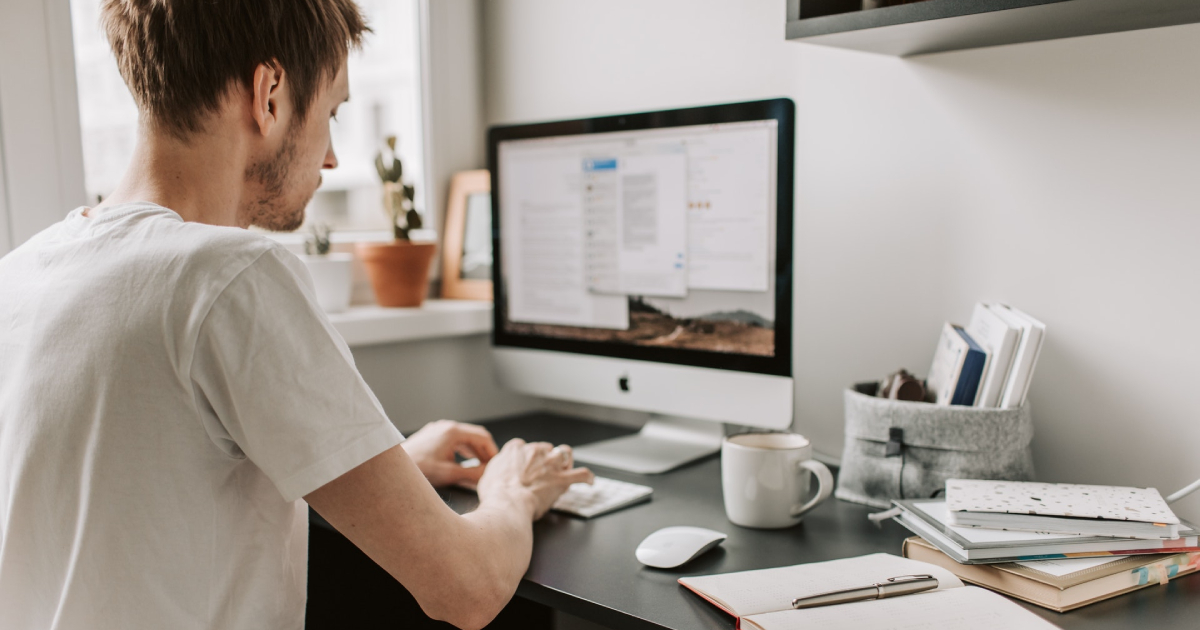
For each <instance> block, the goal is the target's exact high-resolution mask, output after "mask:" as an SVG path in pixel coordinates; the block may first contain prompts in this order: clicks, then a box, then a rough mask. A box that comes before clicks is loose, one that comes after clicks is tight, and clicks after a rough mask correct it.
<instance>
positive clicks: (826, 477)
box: [792, 459, 833, 516]
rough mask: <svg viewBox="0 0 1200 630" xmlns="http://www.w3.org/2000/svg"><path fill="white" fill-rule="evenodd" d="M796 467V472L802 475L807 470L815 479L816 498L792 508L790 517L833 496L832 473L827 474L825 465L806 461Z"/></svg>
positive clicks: (827, 470) (813, 460) (809, 460)
mask: <svg viewBox="0 0 1200 630" xmlns="http://www.w3.org/2000/svg"><path fill="white" fill-rule="evenodd" d="M796 467H797V468H798V469H799V470H797V471H796V472H799V473H802V474H803V473H804V471H806V470H807V471H808V472H811V473H812V474H813V475H815V476H816V477H817V496H815V497H813V498H811V499H809V500H808V502H807V503H805V504H804V505H798V506H796V507H794V508H792V516H800V515H801V514H804V513H805V512H807V511H809V510H811V509H813V508H815V507H817V504H819V503H820V502H822V501H824V500H825V499H828V498H829V496H830V495H831V494H833V473H831V472H829V468H827V467H826V466H825V464H822V463H821V462H819V461H817V460H815V459H806V460H804V461H802V462H799V463H798V464H797V465H796Z"/></svg>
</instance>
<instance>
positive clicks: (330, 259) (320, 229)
mask: <svg viewBox="0 0 1200 630" xmlns="http://www.w3.org/2000/svg"><path fill="white" fill-rule="evenodd" d="M329 235H330V229H329V226H327V225H324V224H321V223H316V224H313V226H312V233H311V234H309V235H308V236H307V237H305V239H304V255H303V256H300V260H302V261H304V266H306V267H308V274H309V275H310V276H312V281H313V289H314V290H315V291H316V294H317V304H319V305H320V306H321V309H322V310H324V311H325V312H326V313H340V312H342V311H344V310H346V309H347V308H349V306H350V289H351V288H352V286H353V285H352V279H353V272H354V256H351V255H350V254H334V253H330V251H329V250H330V248H331V243H330V239H329Z"/></svg>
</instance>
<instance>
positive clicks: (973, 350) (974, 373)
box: [950, 326, 988, 406]
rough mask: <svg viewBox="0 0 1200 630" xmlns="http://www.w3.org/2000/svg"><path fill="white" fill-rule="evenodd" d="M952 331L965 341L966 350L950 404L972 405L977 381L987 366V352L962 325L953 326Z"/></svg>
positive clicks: (977, 390) (977, 389)
mask: <svg viewBox="0 0 1200 630" xmlns="http://www.w3.org/2000/svg"><path fill="white" fill-rule="evenodd" d="M954 332H956V333H958V335H959V336H960V337H962V339H963V341H965V342H967V351H966V353H965V356H964V357H963V359H962V370H961V371H960V372H959V373H958V383H957V384H956V385H955V386H954V396H952V397H951V398H950V404H951V405H967V406H973V405H974V404H975V397H976V395H977V394H978V393H979V383H980V382H981V381H982V380H983V372H984V370H985V369H986V368H987V358H988V356H987V352H986V351H984V349H983V348H982V347H981V346H980V345H979V344H978V343H975V340H974V339H972V338H971V335H969V334H967V331H965V330H963V329H962V326H955V327H954Z"/></svg>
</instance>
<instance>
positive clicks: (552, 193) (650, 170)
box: [498, 120, 778, 357]
mask: <svg viewBox="0 0 1200 630" xmlns="http://www.w3.org/2000/svg"><path fill="white" fill-rule="evenodd" d="M777 124H778V123H777V122H776V121H775V120H762V121H751V122H739V123H726V124H718V125H703V126H694V127H671V128H664V129H649V130H641V131H624V132H614V133H603V134H589V135H575V136H560V137H551V138H536V139H525V140H506V141H503V142H501V143H500V144H499V147H498V160H499V166H500V168H499V177H500V180H501V181H500V186H499V199H498V201H499V213H500V238H501V242H502V243H503V250H504V255H503V258H502V269H501V271H502V273H503V275H504V278H503V279H504V283H505V286H506V287H507V288H506V295H507V303H506V304H507V311H506V312H505V313H504V318H503V320H502V325H503V326H504V329H505V331H506V332H508V333H512V334H519V335H532V336H539V337H549V338H560V339H575V340H582V341H597V342H613V343H625V344H634V345H640V346H654V347H665V348H684V349H691V350H701V351H708V352H720V353H734V354H744V355H754V356H767V357H770V356H774V352H775V330H774V329H775V321H774V320H775V272H776V271H775V245H776V238H775V236H776V235H775V213H776V191H775V186H776V182H775V177H776V142H777V133H778V127H777Z"/></svg>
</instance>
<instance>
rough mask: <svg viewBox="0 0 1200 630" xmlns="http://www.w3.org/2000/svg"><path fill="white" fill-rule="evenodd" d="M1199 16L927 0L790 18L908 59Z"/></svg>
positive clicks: (1185, 11)
mask: <svg viewBox="0 0 1200 630" xmlns="http://www.w3.org/2000/svg"><path fill="white" fill-rule="evenodd" d="M803 2H804V0H801V7H803ZM802 14H803V13H802ZM1196 22H1200V0H926V1H925V2H918V3H914V4H903V5H898V6H893V7H886V8H882V9H870V10H867V11H854V12H850V13H839V14H835V15H826V16H821V17H811V18H807V19H800V20H792V21H789V22H788V24H787V37H788V39H791V40H796V41H802V42H807V43H812V44H821V45H825V46H835V47H838V48H851V49H854V50H863V51H868V52H875V53H882V54H885V55H897V56H901V57H908V56H911V55H923V54H928V53H935V52H945V51H950V50H964V49H968V48H982V47H985V46H1000V45H1004V44H1016V43H1021V42H1035V41H1043V40H1049V39H1062V38H1066V37H1079V36H1082V35H1098V34H1101V33H1116V32H1120V31H1133V30H1140V29H1146V28H1158V27H1162V26H1175V25H1179V24H1192V23H1196Z"/></svg>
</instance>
